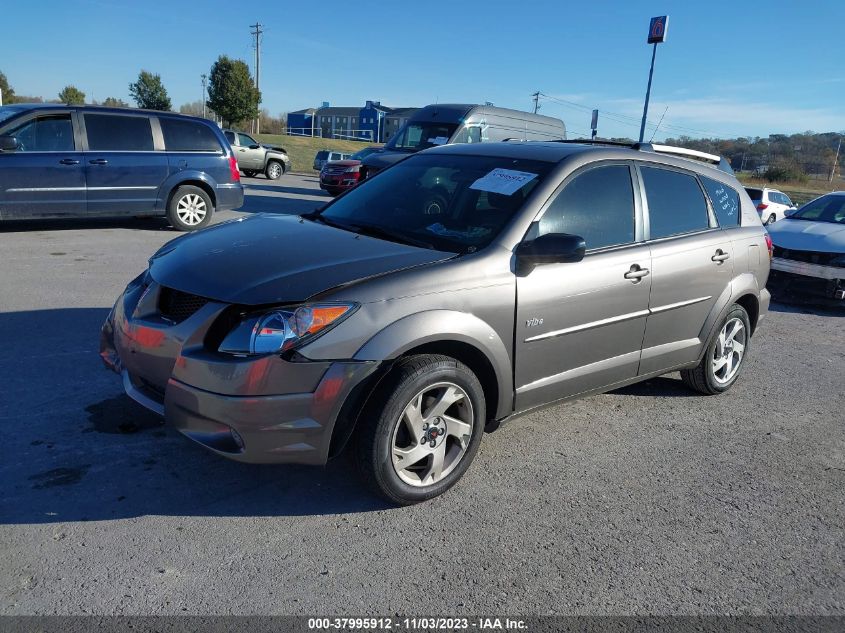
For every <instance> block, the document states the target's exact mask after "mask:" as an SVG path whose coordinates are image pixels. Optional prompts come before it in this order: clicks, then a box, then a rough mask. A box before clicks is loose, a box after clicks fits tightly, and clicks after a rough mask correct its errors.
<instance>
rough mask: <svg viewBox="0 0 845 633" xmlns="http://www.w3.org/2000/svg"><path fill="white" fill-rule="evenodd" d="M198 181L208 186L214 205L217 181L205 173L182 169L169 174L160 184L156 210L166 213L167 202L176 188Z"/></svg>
mask: <svg viewBox="0 0 845 633" xmlns="http://www.w3.org/2000/svg"><path fill="white" fill-rule="evenodd" d="M192 181H193V182H196V181H200V182H203V183H205V184H207V185H208V186H209V188H210V189H211V191H212V192H214V193H213V198H214V203H215V204H216V201H217V193H216V191H217V181H216V180H214V179H213V178H211V177H210V176H209V175H208V174H207V173H206V172H203V171H200V170H197V169H183V170H181V171H177V172H174V173H172V174H170V175H169V176H168V177H167V179H165V181H164V182H163V183H162V184H161V187H160V188H159V197H158V202H157V203H156V209H157V210H159V211H167V202H168V201H169V200H170V194H171V193H173V191H175V189H176V187H178V186H179V185H181V184H182V183H185V182H192Z"/></svg>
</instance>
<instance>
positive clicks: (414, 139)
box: [387, 122, 458, 152]
mask: <svg viewBox="0 0 845 633" xmlns="http://www.w3.org/2000/svg"><path fill="white" fill-rule="evenodd" d="M456 129H458V126H457V124H455V123H422V122H420V123H406V124H405V125H404V126H403V127H402V128H401V129H400V130H399V131H398V132H397V133H396V136H394V137H393V138H392V139H390V141H388V143H387V148H388V149H398V150H402V151H406V152H418V151H420V150H422V149H427V148H429V147H434V146H435V145H445V144H446V143H448V142H449V139H450V138H451V137H452V134H454V133H455V130H456Z"/></svg>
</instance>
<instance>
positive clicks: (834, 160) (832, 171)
mask: <svg viewBox="0 0 845 633" xmlns="http://www.w3.org/2000/svg"><path fill="white" fill-rule="evenodd" d="M841 147H842V137H841V136H840V137H839V143H838V144H837V145H836V156H834V157H833V167H831V168H830V178H828V179H827V181H828V182H833V177H834V176H835V175H836V163H838V162H839V150H840V148H841Z"/></svg>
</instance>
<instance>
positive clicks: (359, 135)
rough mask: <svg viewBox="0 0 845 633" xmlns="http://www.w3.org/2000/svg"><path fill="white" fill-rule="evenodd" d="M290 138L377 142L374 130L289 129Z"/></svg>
mask: <svg viewBox="0 0 845 633" xmlns="http://www.w3.org/2000/svg"><path fill="white" fill-rule="evenodd" d="M287 135H288V136H313V137H315V138H333V139H341V140H346V141H365V142H369V143H373V142H375V141H374V139H373V131H372V130H345V129H340V130H329V129H325V128H321V127H314V128H310V127H288V128H287Z"/></svg>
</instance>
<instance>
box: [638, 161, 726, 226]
mask: <svg viewBox="0 0 845 633" xmlns="http://www.w3.org/2000/svg"><path fill="white" fill-rule="evenodd" d="M640 171H641V172H642V175H643V181H644V184H645V192H646V199H647V200H648V217H649V224H650V226H651V239H653V240H655V239H658V238H661V237H669V236H670V235H682V234H684V233H692V232H694V231H702V230H704V229H707V228H709V227H710V218H709V217H708V214H707V204H706V203H705V201H704V194H703V193H702V192H701V187H699V186H698V182H697V181H696V179H695V178H693V177H692V176H689V175H687V174H682V173H680V172H677V171H670V170H668V169H660V168H657V167H641V168H640Z"/></svg>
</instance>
